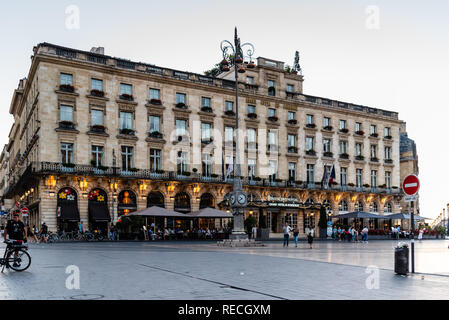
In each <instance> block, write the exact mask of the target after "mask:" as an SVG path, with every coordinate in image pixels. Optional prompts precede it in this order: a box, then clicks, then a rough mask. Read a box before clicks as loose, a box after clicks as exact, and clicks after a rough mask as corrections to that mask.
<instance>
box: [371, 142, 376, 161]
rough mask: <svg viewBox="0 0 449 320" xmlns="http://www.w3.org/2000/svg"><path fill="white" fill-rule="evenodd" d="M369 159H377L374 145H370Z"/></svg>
mask: <svg viewBox="0 0 449 320" xmlns="http://www.w3.org/2000/svg"><path fill="white" fill-rule="evenodd" d="M371 158H377V146H376V145H374V144H372V145H371Z"/></svg>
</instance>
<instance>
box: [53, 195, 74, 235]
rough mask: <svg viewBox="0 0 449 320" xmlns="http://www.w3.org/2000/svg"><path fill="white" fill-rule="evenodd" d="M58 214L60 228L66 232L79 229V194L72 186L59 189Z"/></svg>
mask: <svg viewBox="0 0 449 320" xmlns="http://www.w3.org/2000/svg"><path fill="white" fill-rule="evenodd" d="M56 215H57V221H58V229H59V230H64V231H66V232H70V231H76V230H78V222H79V221H80V213H79V210H78V195H77V193H76V191H75V190H74V189H72V188H70V187H66V188H62V189H60V190H59V191H58V200H57V208H56Z"/></svg>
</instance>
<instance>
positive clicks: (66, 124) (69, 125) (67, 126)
mask: <svg viewBox="0 0 449 320" xmlns="http://www.w3.org/2000/svg"><path fill="white" fill-rule="evenodd" d="M58 129H63V130H76V129H75V124H74V123H73V122H72V121H60V122H59V127H58Z"/></svg>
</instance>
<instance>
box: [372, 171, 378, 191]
mask: <svg viewBox="0 0 449 320" xmlns="http://www.w3.org/2000/svg"><path fill="white" fill-rule="evenodd" d="M371 188H377V170H371Z"/></svg>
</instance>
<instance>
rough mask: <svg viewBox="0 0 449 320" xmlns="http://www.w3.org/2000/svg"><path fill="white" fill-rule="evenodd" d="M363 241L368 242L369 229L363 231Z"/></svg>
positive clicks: (365, 228)
mask: <svg viewBox="0 0 449 320" xmlns="http://www.w3.org/2000/svg"><path fill="white" fill-rule="evenodd" d="M362 241H363V242H368V228H367V227H364V228H363V229H362Z"/></svg>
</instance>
